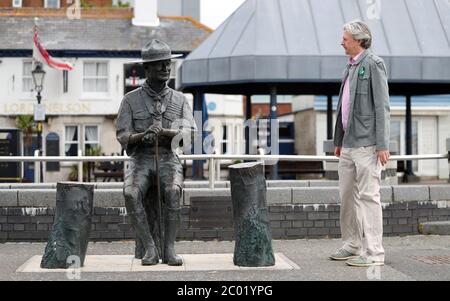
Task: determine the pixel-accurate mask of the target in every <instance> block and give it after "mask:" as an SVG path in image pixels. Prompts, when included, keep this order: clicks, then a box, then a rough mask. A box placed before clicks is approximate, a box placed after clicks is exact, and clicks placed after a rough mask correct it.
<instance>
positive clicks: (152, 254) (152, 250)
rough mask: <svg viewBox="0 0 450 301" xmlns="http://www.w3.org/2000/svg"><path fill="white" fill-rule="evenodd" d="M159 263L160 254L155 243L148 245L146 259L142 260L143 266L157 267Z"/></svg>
mask: <svg viewBox="0 0 450 301" xmlns="http://www.w3.org/2000/svg"><path fill="white" fill-rule="evenodd" d="M158 262H159V256H158V252H157V251H156V246H155V243H153V244H149V245H147V250H146V252H145V255H144V258H142V260H141V264H142V265H155V264H158Z"/></svg>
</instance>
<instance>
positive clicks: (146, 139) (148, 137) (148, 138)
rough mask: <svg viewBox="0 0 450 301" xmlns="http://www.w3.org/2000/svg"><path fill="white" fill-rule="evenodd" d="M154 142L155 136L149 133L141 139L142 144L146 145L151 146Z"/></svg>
mask: <svg viewBox="0 0 450 301" xmlns="http://www.w3.org/2000/svg"><path fill="white" fill-rule="evenodd" d="M155 140H156V134H155V133H153V132H149V133H147V134H145V135H144V137H142V142H144V143H148V144H153V143H154V142H155Z"/></svg>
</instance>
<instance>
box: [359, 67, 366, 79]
mask: <svg viewBox="0 0 450 301" xmlns="http://www.w3.org/2000/svg"><path fill="white" fill-rule="evenodd" d="M364 74H366V68H365V67H364V66H362V67H361V68H359V71H358V75H359V77H360V78H363V77H364Z"/></svg>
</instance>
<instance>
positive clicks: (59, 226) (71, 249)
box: [41, 182, 94, 269]
mask: <svg viewBox="0 0 450 301" xmlns="http://www.w3.org/2000/svg"><path fill="white" fill-rule="evenodd" d="M93 208H94V185H93V184H81V183H75V182H65V183H61V182H59V183H57V185H56V214H55V221H54V223H53V228H52V232H51V234H50V237H49V239H48V243H47V246H46V247H45V252H44V255H43V256H42V261H41V268H45V269H61V268H62V269H67V268H70V266H71V264H70V262H67V261H68V259H70V258H74V257H77V258H79V260H78V261H77V262H78V263H79V264H80V267H82V266H83V264H84V259H85V257H86V250H87V246H88V242H89V234H90V231H91V220H92V211H93Z"/></svg>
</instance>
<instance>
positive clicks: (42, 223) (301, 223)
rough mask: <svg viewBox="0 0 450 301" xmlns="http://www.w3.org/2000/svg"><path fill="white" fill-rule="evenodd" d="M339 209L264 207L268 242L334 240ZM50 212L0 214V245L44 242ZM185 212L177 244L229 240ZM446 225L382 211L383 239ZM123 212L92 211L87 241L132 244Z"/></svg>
mask: <svg viewBox="0 0 450 301" xmlns="http://www.w3.org/2000/svg"><path fill="white" fill-rule="evenodd" d="M339 210H340V206H339V204H299V205H291V204H279V205H271V206H269V218H270V226H271V231H272V237H273V238H274V239H299V238H325V237H329V238H338V237H340V229H339ZM54 214H55V210H54V209H53V208H44V207H40V208H25V207H21V208H18V207H3V208H0V242H5V241H46V240H47V239H48V236H49V233H50V230H51V228H52V225H53V220H54ZM190 215H191V212H190V207H189V206H184V207H183V208H182V221H181V226H180V230H179V233H178V239H179V240H214V239H217V240H233V237H234V232H233V229H232V228H216V229H197V228H195V227H192V225H191V222H190ZM444 220H450V206H449V207H445V206H442V204H440V203H439V202H431V201H430V202H422V201H409V202H401V203H393V204H388V205H386V206H384V209H383V221H384V235H385V236H395V235H411V234H418V225H419V224H420V223H422V222H427V221H444ZM133 238H134V232H133V231H132V229H131V226H130V223H129V218H128V217H127V216H126V210H125V208H124V207H110V208H105V207H96V208H95V209H94V215H93V217H92V228H91V240H92V241H112V240H123V239H133Z"/></svg>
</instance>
